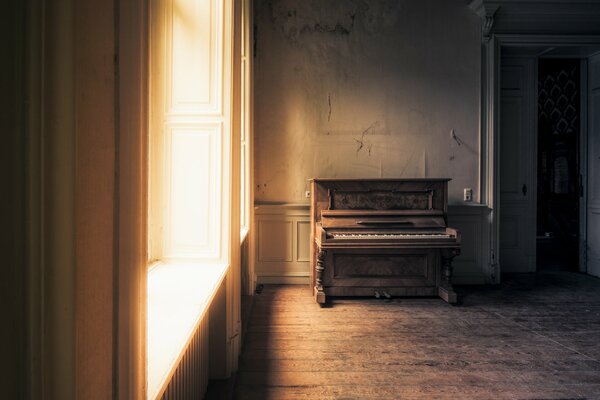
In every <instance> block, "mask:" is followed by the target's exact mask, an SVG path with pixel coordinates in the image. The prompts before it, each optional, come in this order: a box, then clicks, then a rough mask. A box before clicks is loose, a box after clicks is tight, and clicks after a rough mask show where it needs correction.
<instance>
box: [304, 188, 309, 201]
mask: <svg viewBox="0 0 600 400" xmlns="http://www.w3.org/2000/svg"><path fill="white" fill-rule="evenodd" d="M304 197H306V198H307V199H310V190H307V191H306V192H304Z"/></svg>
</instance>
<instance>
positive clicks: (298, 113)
mask: <svg viewBox="0 0 600 400" xmlns="http://www.w3.org/2000/svg"><path fill="white" fill-rule="evenodd" d="M255 24H256V30H255V32H256V54H255V100H254V101H255V144H254V145H255V147H254V148H255V150H254V151H255V185H256V186H255V197H256V200H257V201H270V202H289V203H301V202H306V201H307V199H305V198H304V192H305V190H306V189H307V188H308V183H307V180H308V179H310V178H312V177H344V178H375V177H384V178H402V177H407V178H408V177H448V178H452V179H453V180H452V181H451V182H450V201H451V202H452V203H460V202H462V190H463V188H465V187H470V188H472V189H473V190H474V193H478V187H479V158H480V154H479V133H478V132H479V88H480V68H481V67H480V43H481V42H480V40H481V39H480V38H481V36H480V23H479V19H478V17H477V16H476V15H475V14H474V13H473V12H472V11H470V10H469V9H468V7H466V5H465V3H464V1H462V0H423V1H413V0H344V1H342V0H302V1H300V0H257V1H256V3H255ZM452 131H453V132H454V136H452V135H451V132H452ZM475 200H476V201H478V198H475Z"/></svg>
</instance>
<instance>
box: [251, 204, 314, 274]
mask: <svg viewBox="0 0 600 400" xmlns="http://www.w3.org/2000/svg"><path fill="white" fill-rule="evenodd" d="M309 213H310V206H309V205H308V204H257V205H256V206H255V207H254V221H255V224H254V237H255V238H256V240H255V246H256V249H255V252H254V254H255V260H254V263H255V264H254V271H255V274H256V281H257V283H297V284H308V276H309V267H310V246H309V244H310V219H309Z"/></svg>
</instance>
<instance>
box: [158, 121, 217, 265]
mask: <svg viewBox="0 0 600 400" xmlns="http://www.w3.org/2000/svg"><path fill="white" fill-rule="evenodd" d="M221 135H222V129H221V124H219V123H216V124H213V125H210V124H203V125H192V124H175V125H171V126H169V127H168V128H167V134H166V139H165V153H166V163H165V168H166V173H165V177H166V182H165V186H166V187H167V188H169V190H168V191H167V192H168V193H169V196H168V198H167V199H166V209H167V210H168V211H167V218H166V219H165V237H164V240H165V244H164V248H165V257H166V258H181V257H206V258H216V257H218V255H219V238H220V234H219V232H220V231H221V227H220V224H219V215H221V203H220V201H219V198H220V196H219V195H220V192H221V191H220V185H221V183H220V182H221V174H222V169H221V162H220V159H219V157H218V154H221Z"/></svg>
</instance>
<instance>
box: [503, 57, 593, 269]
mask: <svg viewBox="0 0 600 400" xmlns="http://www.w3.org/2000/svg"><path fill="white" fill-rule="evenodd" d="M536 83H537V79H536V61H535V59H532V58H502V62H501V75H500V135H499V136H500V255H499V263H500V265H501V268H502V271H503V272H531V271H535V269H536V265H535V256H536V241H535V234H536V225H535V224H536V197H537V190H536V181H537V177H536V170H537V166H536V159H537V156H536V143H537V140H536V137H537V132H536V126H537V124H536V120H537V114H536V112H537V107H536V99H537V91H536V88H537V85H536ZM599 198H600V197H599Z"/></svg>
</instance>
